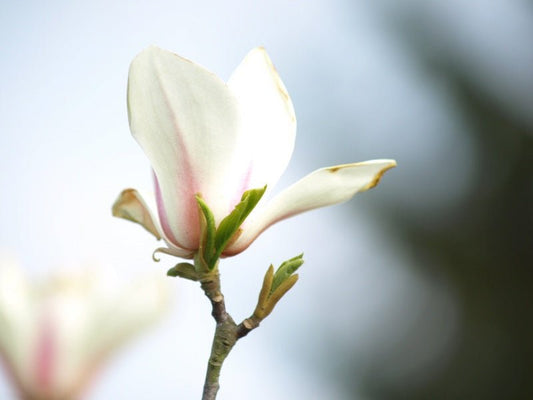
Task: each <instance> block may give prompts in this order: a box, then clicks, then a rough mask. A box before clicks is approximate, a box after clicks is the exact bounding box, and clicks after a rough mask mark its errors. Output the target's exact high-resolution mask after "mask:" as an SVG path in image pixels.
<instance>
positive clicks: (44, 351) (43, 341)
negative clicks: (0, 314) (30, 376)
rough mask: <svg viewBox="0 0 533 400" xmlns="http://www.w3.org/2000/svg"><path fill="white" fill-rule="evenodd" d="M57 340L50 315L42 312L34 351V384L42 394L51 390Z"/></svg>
mask: <svg viewBox="0 0 533 400" xmlns="http://www.w3.org/2000/svg"><path fill="white" fill-rule="evenodd" d="M56 341H57V338H56V336H55V334H54V326H53V323H52V321H50V315H48V314H47V313H46V311H44V315H43V317H42V320H41V323H40V324H39V332H38V334H37V347H36V349H35V360H34V365H35V382H36V383H37V386H38V387H39V388H40V390H41V391H43V392H49V391H51V390H52V389H53V384H54V373H55V369H54V368H55V366H56V361H57V360H56V357H57V354H56V353H57V350H56V347H57V343H56Z"/></svg>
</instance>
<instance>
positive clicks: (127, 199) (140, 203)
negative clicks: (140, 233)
mask: <svg viewBox="0 0 533 400" xmlns="http://www.w3.org/2000/svg"><path fill="white" fill-rule="evenodd" d="M111 212H112V214H113V216H114V217H118V218H123V219H127V220H128V221H132V222H135V223H137V224H139V225H141V226H142V227H143V228H144V229H146V230H147V231H148V232H150V233H151V234H152V235H154V236H155V237H156V239H157V240H159V239H161V235H160V233H159V231H158V229H157V227H156V225H155V223H154V219H153V217H152V215H151V213H150V210H149V209H148V207H147V205H146V203H145V202H144V200H143V199H142V197H141V195H140V194H139V193H138V192H137V191H136V190H135V189H124V190H123V191H122V192H121V193H120V195H119V196H118V198H117V199H116V200H115V203H114V204H113V207H112V209H111Z"/></svg>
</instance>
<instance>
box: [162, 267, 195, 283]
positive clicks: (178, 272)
mask: <svg viewBox="0 0 533 400" xmlns="http://www.w3.org/2000/svg"><path fill="white" fill-rule="evenodd" d="M167 275H168V276H172V277H177V276H179V277H181V278H185V279H190V280H192V281H196V280H198V274H197V273H196V270H195V268H194V265H192V264H189V263H186V262H184V263H179V264H177V265H176V266H174V267H172V268H170V269H169V270H168V271H167Z"/></svg>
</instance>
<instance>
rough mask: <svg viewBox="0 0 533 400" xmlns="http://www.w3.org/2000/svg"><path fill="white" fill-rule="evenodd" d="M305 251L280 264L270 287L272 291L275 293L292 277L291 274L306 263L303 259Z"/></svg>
mask: <svg viewBox="0 0 533 400" xmlns="http://www.w3.org/2000/svg"><path fill="white" fill-rule="evenodd" d="M303 256H304V255H303V253H302V254H300V255H298V256H296V257H293V258H291V259H290V260H287V261H285V262H284V263H283V264H281V265H280V267H279V268H278V269H277V271H276V273H275V274H274V279H273V281H272V287H271V288H270V293H274V291H275V290H276V289H277V288H278V287H279V286H280V285H281V284H282V283H283V282H285V281H286V280H287V279H289V278H290V276H291V275H292V274H293V273H294V272H295V271H296V270H297V269H298V268H300V266H301V265H302V264H303V263H304V260H303Z"/></svg>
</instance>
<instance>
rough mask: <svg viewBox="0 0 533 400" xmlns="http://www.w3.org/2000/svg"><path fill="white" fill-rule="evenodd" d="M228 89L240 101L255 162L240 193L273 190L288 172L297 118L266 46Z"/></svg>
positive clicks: (245, 63) (254, 52) (250, 57)
mask: <svg viewBox="0 0 533 400" xmlns="http://www.w3.org/2000/svg"><path fill="white" fill-rule="evenodd" d="M228 87H229V88H230V89H231V91H232V92H233V93H234V94H235V96H236V97H237V100H238V101H239V107H240V109H241V113H242V118H243V119H242V123H243V129H244V131H245V132H246V140H247V141H248V143H247V145H248V146H247V147H248V155H249V157H250V160H251V163H250V165H249V168H250V169H249V172H248V175H249V176H248V177H247V178H248V179H247V181H246V182H245V187H243V189H242V190H241V193H240V194H242V193H243V192H244V191H245V190H247V189H252V188H257V187H263V186H264V185H267V187H268V190H270V189H272V188H273V187H274V185H275V183H276V182H277V181H278V179H279V177H280V176H281V174H282V173H283V171H285V168H286V167H287V164H288V163H289V160H290V158H291V155H292V151H293V148H294V139H295V136H296V117H295V115H294V108H293V106H292V102H291V99H290V97H289V94H288V93H287V89H286V88H285V85H284V84H283V82H282V81H281V79H280V78H279V76H278V73H277V72H276V70H275V68H274V66H273V65H272V62H271V61H270V58H269V57H268V54H267V52H266V51H265V49H264V48H262V47H258V48H256V49H253V50H252V51H250V53H248V55H247V56H246V57H245V58H244V60H243V61H242V62H241V64H240V65H239V66H238V67H237V69H236V70H235V71H234V72H233V75H232V76H231V78H230V79H229V81H228ZM239 196H240V195H239ZM237 200H238V199H237Z"/></svg>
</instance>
